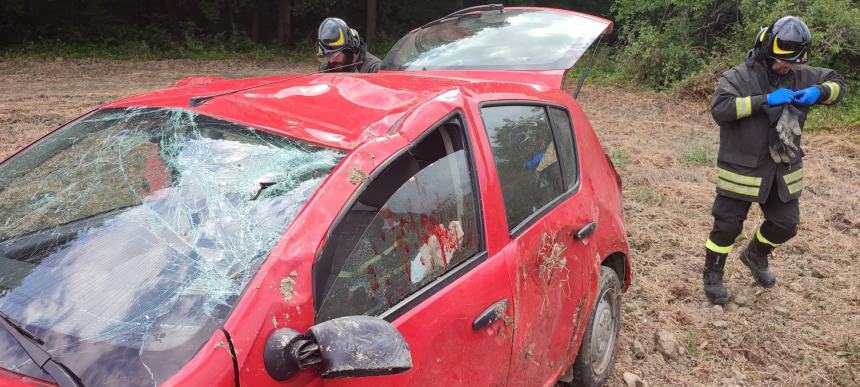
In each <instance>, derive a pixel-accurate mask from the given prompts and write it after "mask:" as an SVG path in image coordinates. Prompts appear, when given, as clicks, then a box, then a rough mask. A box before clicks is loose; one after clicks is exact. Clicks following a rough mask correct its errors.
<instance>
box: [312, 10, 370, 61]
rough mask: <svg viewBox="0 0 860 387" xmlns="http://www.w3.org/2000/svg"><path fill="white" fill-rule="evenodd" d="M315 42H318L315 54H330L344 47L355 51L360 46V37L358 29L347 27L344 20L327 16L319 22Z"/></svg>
mask: <svg viewBox="0 0 860 387" xmlns="http://www.w3.org/2000/svg"><path fill="white" fill-rule="evenodd" d="M317 43H318V44H319V47H317V55H319V56H331V55H334V54H337V53H338V52H341V51H343V50H344V49H349V50H351V51H352V52H357V51H358V49H359V48H360V47H361V38H360V37H359V36H358V31H356V30H355V29H352V28H349V26H348V25H347V24H346V22H345V21H343V20H341V19H339V18H336V17H329V18H326V19H325V20H323V22H322V23H320V28H319V31H318V32H317Z"/></svg>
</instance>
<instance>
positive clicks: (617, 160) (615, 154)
mask: <svg viewBox="0 0 860 387" xmlns="http://www.w3.org/2000/svg"><path fill="white" fill-rule="evenodd" d="M607 155H608V156H609V159H610V160H612V164H615V166H616V167H617V168H621V167H623V166H625V165H628V164H630V162H631V161H630V155H628V154H627V151H626V150H624V148H611V149H609V152H608V153H607Z"/></svg>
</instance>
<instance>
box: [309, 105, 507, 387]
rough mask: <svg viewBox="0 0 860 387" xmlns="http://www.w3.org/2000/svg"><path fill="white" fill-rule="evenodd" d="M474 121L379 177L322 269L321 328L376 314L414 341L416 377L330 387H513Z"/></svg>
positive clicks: (450, 121)
mask: <svg viewBox="0 0 860 387" xmlns="http://www.w3.org/2000/svg"><path fill="white" fill-rule="evenodd" d="M464 122H465V118H464V115H462V114H461V113H459V112H455V113H453V114H452V115H451V116H449V117H447V118H445V119H443V120H442V121H440V124H438V125H437V126H436V127H435V128H433V129H431V130H430V131H428V132H427V133H428V134H427V135H425V136H424V137H423V138H421V139H419V140H417V141H416V142H415V143H414V144H413V145H412V146H411V147H410V148H409V149H408V150H407V151H406V152H405V153H404V154H402V155H401V156H399V157H396V158H395V159H394V160H393V161H392V162H390V163H389V164H388V165H387V166H385V167H384V168H381V172H379V173H377V174H375V175H373V176H371V178H370V181H369V182H368V183H367V185H366V188H365V189H364V191H363V192H362V193H361V194H359V196H358V198H357V200H356V201H355V203H354V204H353V205H352V207H351V209H350V210H349V212H348V213H347V214H346V215H345V216H343V218H342V220H341V221H340V222H339V224H338V225H337V226H336V228H335V229H334V231H333V234H332V237H331V238H330V242H328V243H327V245H326V247H325V249H324V251H323V253H322V255H321V257H320V259H319V260H318V262H317V263H316V264H315V269H314V270H315V274H314V283H315V285H314V287H315V303H316V310H317V311H316V318H315V320H316V322H317V323H319V322H322V321H326V320H328V319H332V318H336V317H340V316H348V315H360V314H367V315H377V316H380V317H382V318H384V319H386V320H388V321H390V322H392V323H393V325H394V326H395V327H397V329H398V330H399V331H400V333H401V334H402V335H403V337H404V338H405V339H406V341H407V343H408V345H409V349H410V352H411V355H412V362H413V368H412V370H410V371H408V372H405V373H402V374H398V375H391V376H377V377H372V378H350V379H343V380H339V379H332V380H325V381H324V384H325V385H332V386H338V385H346V384H348V385H350V386H354V385H358V386H362V385H367V386H380V385H387V386H403V385H414V386H427V385H467V384H468V385H476V386H478V385H479V386H491V385H505V384H506V382H507V380H506V379H507V375H508V367H509V363H510V354H511V345H512V335H511V327H510V326H509V324H510V323H511V317H510V308H509V303H510V302H511V297H512V290H511V287H510V284H511V282H510V278H509V276H508V271H507V266H506V262H505V260H504V255H502V254H501V253H498V254H496V253H493V252H489V251H488V250H487V249H486V242H485V241H486V233H485V227H484V226H483V224H484V222H483V216H482V214H483V213H484V212H485V209H484V207H483V206H482V203H483V202H484V198H483V197H482V195H481V194H480V191H479V189H478V187H479V185H478V184H477V180H476V175H477V173H476V172H475V165H474V162H473V159H472V156H471V149H470V146H469V140H468V139H469V138H470V136H469V135H468V129H467V127H466V126H465V125H464Z"/></svg>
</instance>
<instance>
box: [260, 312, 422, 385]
mask: <svg viewBox="0 0 860 387" xmlns="http://www.w3.org/2000/svg"><path fill="white" fill-rule="evenodd" d="M263 361H264V363H265V364H266V370H267V371H268V372H269V375H271V376H272V378H274V379H275V380H287V379H289V378H290V377H291V376H293V375H294V374H295V373H296V372H298V371H299V370H301V369H304V368H307V367H311V366H313V367H316V368H317V369H318V370H319V372H320V375H322V377H323V378H345V377H358V376H379V375H393V374H398V373H401V372H404V371H408V370H410V369H412V355H411V354H410V352H409V346H407V345H406V340H405V339H404V338H403V336H402V335H400V332H398V331H397V329H396V328H394V326H392V325H391V324H389V323H388V322H387V321H385V320H382V319H380V318H377V317H370V316H350V317H341V318H336V319H334V320H329V321H326V322H323V323H320V324H317V325H314V326H312V327H311V328H310V329H309V330H308V332H307V333H305V334H304V335H303V334H300V333H299V332H297V331H295V330H292V329H289V328H281V329H278V330H276V331H274V332H273V333H272V335H271V336H269V338H268V340H266V349H265V352H264V354H263Z"/></svg>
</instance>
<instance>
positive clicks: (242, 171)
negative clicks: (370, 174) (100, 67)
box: [0, 108, 344, 386]
mask: <svg viewBox="0 0 860 387" xmlns="http://www.w3.org/2000/svg"><path fill="white" fill-rule="evenodd" d="M343 156H344V155H343V153H342V152H340V151H337V150H333V149H327V148H322V147H318V146H314V145H310V144H306V143H303V142H300V141H296V140H291V139H287V138H284V137H281V136H277V135H273V134H269V133H266V132H262V131H259V130H255V129H254V128H250V127H247V126H243V125H238V124H234V123H230V122H227V121H223V120H220V119H216V118H213V117H209V116H205V115H201V114H197V113H194V112H191V111H188V110H183V109H157V108H122V109H106V110H101V111H97V112H95V113H93V114H90V115H88V116H85V117H83V118H82V119H79V120H78V121H76V122H74V123H72V124H70V125H67V126H66V127H64V128H62V129H60V130H59V131H57V132H56V133H54V134H52V135H50V136H48V137H47V138H45V139H43V140H41V141H39V142H38V143H36V144H35V145H33V146H31V147H30V148H28V149H26V150H25V151H23V152H21V153H20V154H18V155H16V156H15V157H13V158H12V159H10V160H8V161H6V162H5V163H4V164H2V165H0V311H2V312H4V313H6V314H7V315H9V316H11V317H12V318H13V319H15V320H16V321H18V322H20V323H22V325H24V326H25V327H26V328H27V329H28V330H30V331H31V332H33V333H35V334H36V335H37V336H38V337H40V338H41V339H43V340H44V342H45V345H44V348H45V349H46V350H48V351H49V352H50V353H51V355H52V356H53V357H54V358H55V360H58V361H60V362H62V363H64V364H65V365H66V366H67V367H69V368H70V369H71V370H72V371H74V372H75V373H76V374H77V375H79V376H80V377H81V379H82V381H83V382H84V383H85V384H86V385H88V386H91V385H155V384H159V383H160V382H163V381H165V380H167V379H168V378H169V377H170V376H172V375H173V374H174V373H176V372H177V371H178V370H179V369H180V368H181V367H182V366H183V365H184V364H185V363H186V362H187V361H188V360H189V359H190V358H191V357H192V356H193V355H194V354H195V353H196V352H197V351H198V350H199V349H200V347H201V346H202V345H203V344H204V343H205V342H206V341H208V340H209V338H211V337H212V334H213V333H214V332H215V331H216V330H217V329H218V327H219V326H220V325H221V324H223V322H224V320H225V319H226V318H227V316H228V314H229V312H230V311H231V310H232V308H233V306H235V304H236V303H237V301H238V299H239V297H240V295H241V294H242V292H243V290H244V289H245V287H246V286H247V284H248V283H249V281H250V280H251V279H252V278H253V276H254V275H255V274H256V272H257V270H258V268H259V266H260V265H261V264H262V262H263V260H264V259H265V258H266V256H267V255H268V254H269V253H270V251H271V250H272V249H273V248H274V246H275V244H276V243H277V242H278V240H279V239H280V237H281V236H282V235H283V233H284V231H285V230H286V228H287V227H288V226H289V225H290V223H291V222H292V221H293V220H294V219H295V217H296V215H297V214H298V212H299V211H300V210H301V209H302V207H303V206H304V205H305V203H306V202H307V201H308V199H309V198H310V197H311V195H312V194H313V193H314V192H315V191H316V189H317V188H318V187H319V185H320V184H321V183H322V181H323V180H324V179H325V178H326V177H327V176H328V174H329V173H330V172H331V170H332V169H333V168H334V166H335V165H336V164H337V163H338V162H339V161H340V160H341V159H342V158H343ZM0 368H6V369H10V370H12V371H16V372H19V373H23V374H28V375H32V376H35V377H39V378H43V379H48V380H50V379H49V378H48V377H47V376H46V375H45V374H43V373H42V372H41V370H39V368H38V367H36V365H35V364H33V363H32V361H30V359H29V358H28V357H27V356H26V355H24V354H22V352H21V351H20V348H19V347H18V346H17V344H15V343H14V342H13V341H10V338H9V336H8V335H4V334H0Z"/></svg>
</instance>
